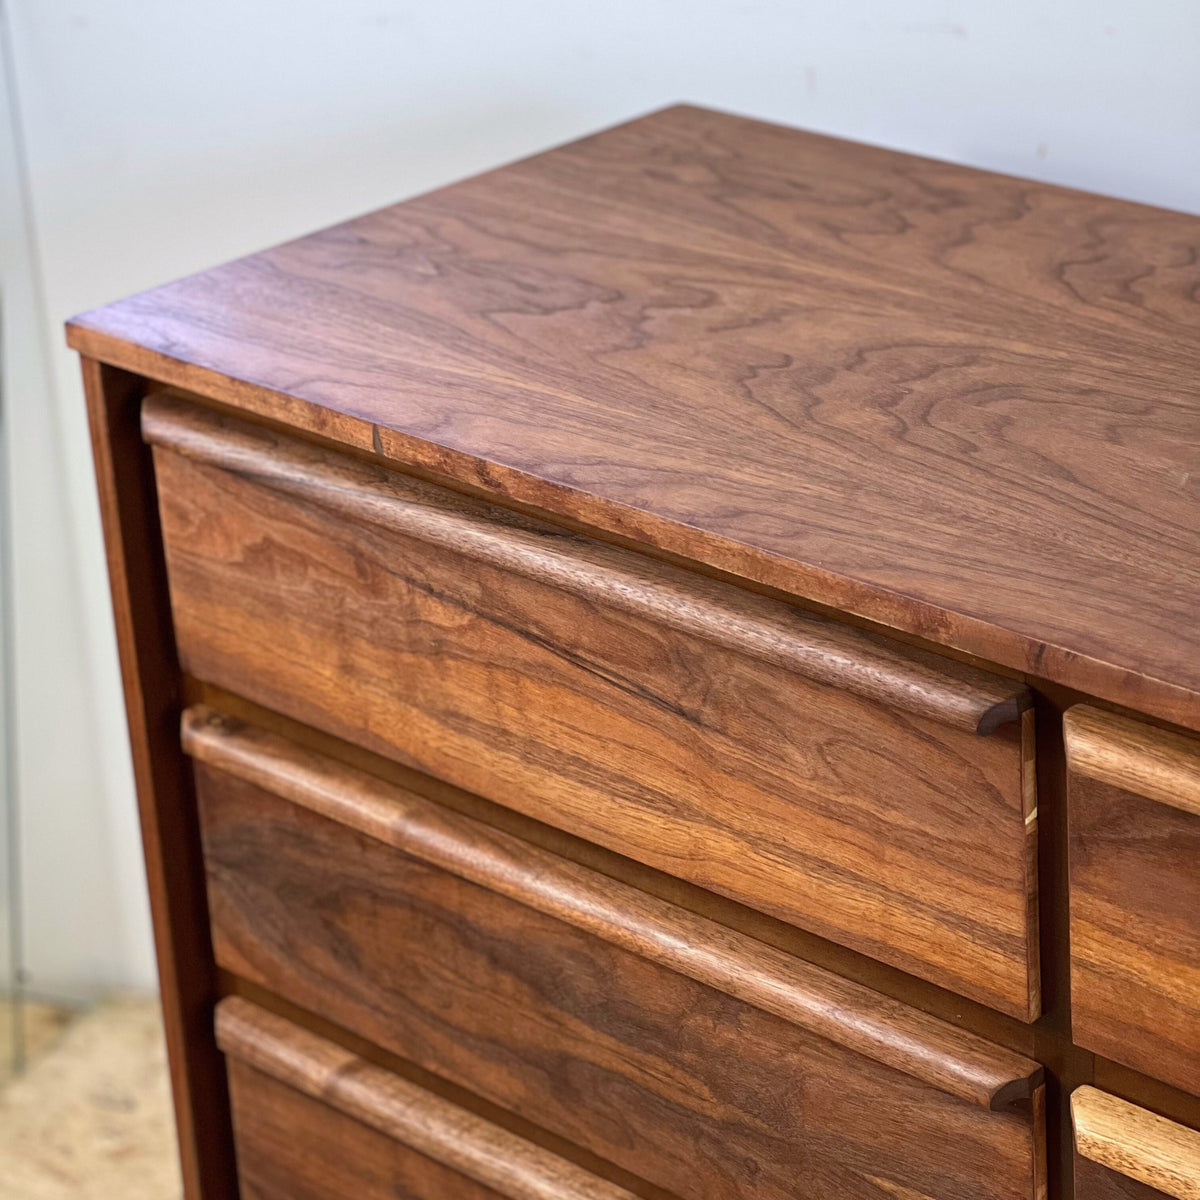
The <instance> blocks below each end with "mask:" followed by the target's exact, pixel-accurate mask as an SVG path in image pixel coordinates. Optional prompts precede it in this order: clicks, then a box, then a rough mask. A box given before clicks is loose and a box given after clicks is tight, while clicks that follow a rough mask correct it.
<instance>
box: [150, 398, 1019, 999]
mask: <svg viewBox="0 0 1200 1200" xmlns="http://www.w3.org/2000/svg"><path fill="white" fill-rule="evenodd" d="M143 429H144V432H145V435H146V436H147V437H148V439H149V440H150V441H151V442H152V443H153V444H154V446H155V464H156V466H155V470H156V476H157V481H158V488H159V496H160V507H161V515H162V528H163V535H164V539H165V545H166V556H167V564H168V570H169V579H170V589H171V599H172V605H173V610H174V618H175V622H176V633H177V639H178V646H179V652H180V656H181V658H182V662H183V665H184V667H185V669H186V670H187V671H189V672H190V673H191V674H193V675H194V676H196V677H198V678H200V679H203V680H205V681H207V682H210V683H214V684H217V685H220V686H222V687H224V688H227V689H229V690H231V691H235V692H238V693H240V694H242V695H244V696H247V697H249V698H250V699H252V700H254V701H257V702H258V703H260V704H262V705H264V706H266V707H268V708H273V709H275V710H276V711H279V712H283V713H286V714H287V715H288V716H290V717H293V718H295V719H297V720H300V721H303V722H306V723H308V724H311V725H314V726H317V727H320V728H322V729H324V730H326V731H328V732H331V733H333V734H335V735H337V736H339V737H342V738H345V739H347V740H350V741H353V742H357V743H359V744H360V745H363V746H365V747H367V748H369V749H371V750H374V751H376V752H379V753H382V754H386V755H391V756H393V757H394V758H397V759H399V760H401V761H403V762H405V763H408V764H410V765H413V766H416V767H417V768H419V769H420V770H422V771H425V772H428V773H429V774H432V775H435V776H438V777H440V778H442V779H444V780H446V781H448V782H450V783H453V784H455V785H457V786H459V787H462V788H465V789H467V790H470V791H473V792H476V793H478V794H480V795H483V796H486V797H487V798H489V799H491V800H494V801H497V802H499V803H501V804H504V805H507V806H509V807H511V808H514V809H517V810H519V811H521V812H524V813H526V814H528V815H530V816H533V817H537V818H539V819H541V820H543V821H546V822H548V823H551V824H554V825H556V826H558V827H560V828H563V829H566V830H568V831H569V832H571V833H573V834H577V835H579V836H581V837H583V838H586V839H588V840H590V841H593V842H596V843H599V844H600V845H603V846H606V847H608V848H610V849H613V850H616V851H618V852H620V853H622V854H625V855H627V856H629V857H632V858H635V859H638V860H640V861H642V862H644V863H648V864H650V865H652V866H654V867H656V868H659V869H661V870H664V871H667V872H670V873H672V874H674V875H677V876H679V877H682V878H684V879H687V880H689V881H691V882H693V883H697V884H700V885H701V886H703V887H707V888H710V889H712V890H714V891H717V892H720V893H722V894H724V895H726V896H730V897H732V898H734V899H736V900H739V901H742V902H743V903H746V904H749V905H753V906H755V907H757V908H759V909H760V910H763V911H766V912H768V913H771V914H772V915H774V916H777V917H780V918H782V919H784V920H787V921H791V922H794V923H795V924H797V925H799V926H802V927H803V928H805V929H807V930H810V931H812V932H815V933H817V934H819V935H822V936H824V937H827V938H830V939H832V940H835V941H837V942H839V943H842V944H844V945H847V946H850V947H852V948H853V949H855V950H858V951H861V952H863V953H865V954H869V955H872V956H874V957H876V958H879V959H882V960H883V961H885V962H888V963H891V964H893V965H895V966H898V967H901V968H902V969H904V970H906V971H909V972H911V973H913V974H916V975H919V976H922V977H924V978H926V979H929V980H933V981H934V982H936V983H938V984H941V985H943V986H945V987H947V988H951V989H953V990H955V991H957V992H959V993H961V994H964V995H967V996H970V997H972V998H974V999H977V1000H980V1001H982V1002H984V1003H986V1004H989V1005H992V1006H994V1007H996V1008H998V1009H1001V1010H1003V1011H1005V1012H1008V1013H1011V1014H1014V1015H1016V1016H1018V1017H1020V1018H1023V1019H1028V1018H1031V1017H1033V1016H1035V1015H1036V1014H1037V1011H1038V1007H1039V990H1038V954H1037V922H1036V919H1035V918H1036V913H1035V908H1036V871H1035V868H1034V862H1035V855H1036V807H1035V800H1034V787H1033V770H1032V766H1033V764H1032V725H1031V721H1030V718H1031V714H1030V713H1029V712H1028V710H1027V703H1028V693H1027V691H1026V690H1025V689H1024V688H1023V687H1022V686H1021V685H1019V684H1014V683H1012V682H1010V681H1008V680H1004V679H1000V678H997V677H993V676H991V675H988V674H986V673H984V672H981V671H978V670H975V669H974V668H969V667H966V666H963V665H960V664H957V663H954V662H951V661H948V660H943V659H940V658H937V657H935V656H933V655H928V654H925V653H923V652H918V651H916V650H912V649H909V648H907V647H904V646H902V645H900V644H898V643H892V642H890V641H888V640H887V639H883V638H879V637H876V636H874V635H868V634H866V633H864V632H861V631H858V630H855V629H851V628H848V627H845V626H840V625H838V624H836V623H834V622H831V621H828V620H825V619H824V618H821V617H818V616H815V615H813V614H809V613H805V612H803V611H801V610H799V609H797V608H795V607H794V606H791V605H787V604H784V603H782V602H779V601H776V600H773V599H770V598H767V597H763V596H758V595H755V594H751V593H749V592H746V591H744V590H742V589H740V588H736V587H733V586H732V585H729V584H726V583H723V582H720V581H715V580H709V579H706V578H702V577H700V576H697V575H693V574H690V573H688V572H686V571H683V570H679V569H677V568H674V567H672V566H669V565H666V564H661V563H657V562H655V561H653V560H650V559H648V558H643V557H642V556H641V555H638V554H634V553H631V552H628V551H625V550H621V549H619V548H615V547H611V546H605V545H602V544H600V543H597V542H594V541H592V540H590V539H587V538H583V537H580V536H577V535H575V534H572V533H569V532H565V531H564V530H562V529H558V528H553V527H550V526H547V525H543V524H539V523H537V522H535V521H533V520H530V519H526V518H524V517H522V516H519V515H517V514H514V513H511V512H507V511H504V510H501V509H499V508H496V507H494V506H489V505H485V504H482V503H479V502H476V501H474V500H470V499H467V498H463V497H459V496H456V495H455V494H453V493H450V492H448V491H445V490H443V489H440V488H436V487H433V486H430V485H427V484H425V483H422V482H420V481H417V480H414V479H411V478H408V477H406V476H404V475H401V474H398V473H396V472H394V471H388V470H385V469H383V468H381V467H377V466H374V465H372V464H370V463H367V462H363V461H360V460H357V459H352V458H349V457H347V456H339V455H335V454H332V453H331V452H329V451H327V450H325V449H323V448H321V447H318V446H314V445H312V444H309V443H305V442H301V441H298V440H296V439H289V438H287V437H285V436H283V435H281V434H277V433H275V432H273V431H271V430H269V429H266V428H264V427H259V426H253V425H249V424H246V423H244V422H239V421H237V420H235V419H233V418H227V417H225V416H223V415H221V414H218V413H216V412H214V411H212V410H208V409H204V408H200V407H197V406H194V405H188V404H187V403H185V402H183V401H179V400H174V399H171V398H168V397H158V398H156V399H151V400H150V401H148V402H147V404H146V408H145V410H144V413H143Z"/></svg>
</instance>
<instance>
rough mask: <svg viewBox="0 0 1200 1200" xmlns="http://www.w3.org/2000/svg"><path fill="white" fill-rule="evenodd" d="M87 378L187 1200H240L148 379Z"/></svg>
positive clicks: (107, 374) (87, 368) (88, 367)
mask: <svg viewBox="0 0 1200 1200" xmlns="http://www.w3.org/2000/svg"><path fill="white" fill-rule="evenodd" d="M83 381H84V387H85V390H86V393H87V403H88V421H89V424H90V427H91V437H92V448H93V453H94V458H95V465H96V483H97V488H98V490H99V496H100V515H101V518H102V520H103V522H104V541H105V546H106V549H107V552H108V570H109V581H110V584H111V589H112V604H113V617H114V620H115V623H116V627H117V643H118V646H119V649H120V655H121V675H122V679H123V682H124V690H125V711H126V714H127V718H128V721H129V736H130V745H131V749H132V752H133V770H134V778H135V781H136V783H137V797H138V813H139V817H140V821H141V830H142V845H143V849H144V852H145V861H146V878H147V882H148V884H149V892H150V908H151V912H152V913H153V916H154V936H155V949H156V953H157V960H158V977H159V983H160V986H161V988H162V998H163V1017H164V1024H165V1027H166V1038H167V1049H168V1051H169V1053H170V1060H171V1085H172V1093H173V1098H174V1103H175V1120H176V1126H177V1130H178V1137H179V1150H180V1157H181V1165H182V1172H183V1185H184V1192H185V1195H186V1197H187V1200H232V1197H234V1196H235V1195H236V1186H237V1185H236V1180H235V1176H234V1167H233V1147H232V1142H231V1138H230V1129H229V1112H228V1101H227V1098H226V1091H225V1075H224V1071H223V1069H222V1067H221V1062H220V1056H219V1055H218V1053H217V1049H216V1044H215V1043H214V1041H213V1034H212V1011H213V1004H214V1003H215V1001H216V972H215V967H214V963H213V957H212V942H211V939H210V936H209V931H208V908H207V904H206V902H205V895H204V871H203V867H202V865H201V862H200V838H199V831H198V828H197V825H196V813H195V807H194V804H193V800H192V778H191V772H190V771H189V770H188V769H187V766H186V762H185V760H184V758H183V755H182V752H181V750H180V747H179V740H178V735H177V732H176V730H177V725H178V713H179V690H180V678H179V664H178V660H177V658H176V654H175V640H174V634H173V631H172V628H171V612H170V602H169V599H168V596H167V581H166V575H165V572H164V567H163V558H162V545H161V536H160V530H159V526H158V511H157V503H156V501H155V494H154V478H153V474H152V471H151V467H150V459H149V456H148V453H147V451H146V448H145V446H144V445H143V443H142V439H141V433H140V429H139V413H140V406H141V399H142V393H143V390H144V381H142V380H139V379H136V378H134V377H133V376H130V375H127V374H125V373H124V372H122V371H118V370H114V369H113V368H111V367H106V366H103V365H102V364H100V363H97V362H93V361H91V360H88V359H85V360H84V363H83Z"/></svg>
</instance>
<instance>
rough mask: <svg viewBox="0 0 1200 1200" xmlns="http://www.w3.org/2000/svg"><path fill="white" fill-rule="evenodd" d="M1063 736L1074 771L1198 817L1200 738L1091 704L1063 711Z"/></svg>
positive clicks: (1199, 800) (1070, 764)
mask: <svg viewBox="0 0 1200 1200" xmlns="http://www.w3.org/2000/svg"><path fill="white" fill-rule="evenodd" d="M1063 738H1064V741H1065V743H1066V747H1067V764H1068V766H1069V767H1070V769H1071V770H1072V771H1075V772H1078V773H1079V774H1081V775H1086V776H1088V778H1090V779H1095V780H1098V781H1099V782H1100V783H1106V784H1109V785H1110V786H1112V787H1116V788H1120V789H1121V790H1123V791H1126V792H1133V793H1134V794H1135V795H1138V796H1144V797H1145V798H1146V799H1147V800H1155V801H1157V802H1158V803H1160V804H1167V805H1170V806H1171V807H1172V808H1178V809H1181V810H1182V811H1183V812H1187V813H1191V814H1193V815H1194V816H1200V739H1196V738H1189V737H1185V736H1184V735H1183V734H1179V733H1172V732H1170V731H1169V730H1166V729H1159V728H1158V727H1157V726H1155V725H1145V724H1143V723H1142V722H1140V721H1135V720H1132V719H1130V718H1129V717H1123V716H1118V715H1117V714H1116V713H1110V712H1106V711H1104V710H1102V709H1099V708H1093V707H1091V705H1087V704H1077V705H1075V706H1074V707H1073V708H1069V709H1068V710H1067V711H1066V713H1065V714H1064V715H1063Z"/></svg>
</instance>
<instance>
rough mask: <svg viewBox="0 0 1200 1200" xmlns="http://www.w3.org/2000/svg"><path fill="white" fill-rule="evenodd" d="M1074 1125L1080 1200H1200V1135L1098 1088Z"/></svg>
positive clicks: (1074, 1104) (1081, 1094)
mask: <svg viewBox="0 0 1200 1200" xmlns="http://www.w3.org/2000/svg"><path fill="white" fill-rule="evenodd" d="M1071 1119H1072V1123H1073V1124H1074V1126H1075V1200H1158V1198H1159V1197H1165V1196H1170V1197H1174V1198H1175V1200H1200V1133H1197V1132H1196V1131H1195V1130H1193V1129H1187V1128H1185V1127H1184V1126H1182V1125H1176V1124H1175V1123H1174V1122H1173V1121H1168V1120H1166V1119H1164V1118H1163V1117H1160V1116H1157V1115H1156V1114H1155V1113H1150V1112H1147V1111H1146V1110H1145V1109H1144V1108H1138V1107H1137V1106H1136V1105H1133V1104H1129V1103H1127V1102H1126V1101H1124V1100H1118V1099H1117V1098H1116V1097H1115V1096H1110V1095H1108V1094H1107V1093H1105V1092H1101V1091H1098V1090H1097V1089H1096V1088H1093V1087H1081V1088H1079V1089H1077V1090H1076V1091H1075V1092H1074V1094H1073V1095H1072V1096H1071Z"/></svg>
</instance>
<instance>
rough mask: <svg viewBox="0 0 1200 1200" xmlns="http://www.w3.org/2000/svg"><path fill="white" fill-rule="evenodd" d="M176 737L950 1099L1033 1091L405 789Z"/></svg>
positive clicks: (242, 739) (267, 742)
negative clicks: (934, 1089) (878, 1063)
mask: <svg viewBox="0 0 1200 1200" xmlns="http://www.w3.org/2000/svg"><path fill="white" fill-rule="evenodd" d="M182 735H183V745H184V749H185V750H186V751H187V752H188V754H190V755H192V757H194V758H195V759H197V760H198V761H200V762H203V763H206V764H208V765H209V766H212V767H215V768H216V769H218V770H220V771H224V772H225V773H226V774H229V775H232V776H234V777H236V778H238V779H241V780H244V781H245V782H247V783H250V784H252V785H254V786H256V787H261V788H264V789H265V790H267V791H270V792H272V793H274V794H275V795H277V796H281V797H282V798H284V799H286V800H290V801H291V802H293V803H294V804H298V805H300V806H302V807H304V808H307V809H308V810H310V811H311V812H315V813H318V814H319V815H321V816H323V817H326V818H328V819H329V820H332V821H336V822H338V823H339V824H341V825H343V826H345V827H347V828H349V829H354V830H356V831H357V832H359V833H362V834H365V835H366V836H368V837H372V838H375V839H376V840H378V841H380V842H383V843H385V844H387V845H389V846H392V847H394V848H395V849H397V850H400V851H403V852H404V853H405V854H408V855H410V856H411V857H413V858H416V859H420V860H421V861H423V862H427V863H431V864H433V865H435V866H437V867H440V868H441V869H442V870H445V871H449V872H451V873H452V874H454V875H457V876H459V877H460V878H462V879H467V880H469V881H471V882H472V883H476V884H479V885H480V886H482V887H485V888H487V889H489V890H491V891H493V892H496V893H498V894H500V895H503V896H507V897H509V898H510V899H513V900H516V901H518V902H519V903H522V904H525V905H527V906H528V907H530V908H533V909H536V910H537V911H539V912H542V913H546V914H548V915H549V916H552V917H555V918H557V919H558V920H560V921H564V922H566V923H567V924H570V925H573V926H575V927H577V928H579V929H583V930H586V931H588V932H589V933H591V934H594V935H595V936H597V937H600V938H603V939H605V940H606V941H608V942H611V943H613V944H614V945H617V946H620V947H622V948H623V949H626V950H629V951H632V952H633V953H635V954H638V955H641V956H642V957H643V958H646V959H649V960H651V961H653V962H656V963H659V964H660V965H662V966H665V967H667V968H669V969H670V970H673V971H676V972H678V973H679V974H681V975H686V976H688V977H689V978H692V979H695V980H698V981H699V982H701V983H704V984H707V985H708V986H709V987H713V988H716V989H718V990H720V991H723V992H726V993H727V994H728V995H730V996H734V997H736V998H737V999H739V1000H742V1001H744V1002H745V1003H747V1004H752V1005H754V1006H755V1007H757V1008H760V1009H763V1010H764V1011H766V1012H769V1013H773V1014H774V1015H776V1016H778V1017H782V1018H783V1019H784V1020H786V1021H790V1022H792V1023H793V1024H795V1025H798V1026H800V1027H801V1028H803V1029H807V1030H809V1031H811V1032H812V1033H815V1034H817V1035H818V1036H820V1037H823V1038H825V1039H827V1040H828V1041H831V1042H834V1043H836V1044H837V1045H840V1046H844V1047H846V1048H847V1049H849V1050H853V1051H854V1052H856V1053H859V1054H863V1055H865V1056H867V1057H869V1058H872V1059H874V1060H876V1061H877V1062H880V1063H884V1064H885V1065H887V1066H890V1067H893V1068H895V1069H896V1070H899V1071H903V1072H905V1073H906V1074H908V1075H910V1076H912V1077H913V1078H915V1079H919V1080H921V1081H922V1082H924V1083H926V1084H928V1085H930V1086H931V1087H935V1088H939V1089H940V1090H941V1091H944V1092H947V1093H949V1094H950V1095H952V1096H957V1097H959V1098H960V1099H963V1100H966V1101H969V1102H970V1103H973V1104H978V1105H980V1106H981V1107H983V1108H987V1109H993V1110H1001V1109H1005V1108H1008V1107H1010V1106H1011V1105H1013V1104H1017V1103H1021V1102H1027V1101H1031V1100H1032V1099H1033V1098H1034V1094H1035V1092H1037V1090H1038V1089H1039V1087H1040V1084H1041V1081H1042V1069H1041V1067H1040V1066H1039V1065H1038V1064H1037V1063H1035V1062H1032V1061H1031V1060H1029V1059H1027V1058H1023V1057H1022V1056H1021V1055H1018V1054H1014V1053H1012V1052H1011V1051H1008V1050H1005V1049H1003V1048H1001V1047H999V1046H996V1045H993V1044H992V1043H991V1042H988V1041H985V1040H984V1039H983V1038H980V1037H976V1036H975V1035H973V1034H970V1033H967V1032H965V1031H964V1030H961V1029H958V1028H956V1027H955V1026H953V1025H949V1024H947V1023H946V1022H944V1021H941V1020H938V1019H937V1018H936V1017H931V1016H928V1015H927V1014H925V1013H922V1012H920V1011H918V1010H917V1009H913V1008H909V1007H908V1006H906V1005H904V1004H901V1003H899V1002H897V1001H894V1000H891V999H889V998H888V997H886V996H882V995H879V994H878V993H876V992H873V991H871V990H870V989H869V988H866V987H863V986H861V985H859V984H856V983H852V982H850V981H849V980H846V979H843V978H841V977H840V976H838V975H834V974H833V973H832V972H829V971H825V970H823V969H821V968H819V967H816V966H813V965H812V964H811V963H807V962H805V961H804V960H803V959H799V958H795V957H793V956H792V955H790V954H786V953H784V952H783V951H782V950H777V949H775V948H774V947H772V946H769V945H767V944H765V943H763V942H759V941H757V940H755V939H754V938H751V937H748V936H746V935H745V934H742V933H738V932H737V931H735V930H732V929H728V928H727V927H725V926H724V925H719V924H718V923H717V922H715V921H711V920H708V919H707V918H705V917H701V916H698V915H696V914H695V913H692V912H689V911H688V910H687V909H684V908H681V907H679V906H678V905H675V904H672V903H670V902H669V901H665V900H660V899H659V898H658V897H656V896H652V895H649V894H648V893H646V892H642V891H640V890H639V889H637V888H634V887H630V886H629V885H627V884H624V883H620V882H619V881H617V880H615V879H611V878H609V877H608V876H606V875H602V874H600V872H598V871H594V870H592V869H591V868H589V867H584V866H580V865H579V864H577V863H573V862H570V861H569V860H567V859H563V858H559V857H558V855H556V854H552V853H550V852H549V851H546V850H542V849H540V848H539V847H536V846H532V845H530V844H529V843H527V842H524V841H522V840H521V839H519V838H516V837H514V836H512V835H511V834H507V833H504V832H502V831H501V830H498V829H494V828H492V827H491V826H490V825H487V824H485V823H484V822H482V821H479V820H476V819H475V818H473V817H468V816H464V815H463V814H461V813H457V812H454V811H452V810H450V809H446V808H443V807H442V806H441V805H438V804H435V803H434V802H433V801H431V800H427V799H425V798H424V797H423V796H419V795H417V794H416V793H415V792H412V791H409V790H408V789H407V788H403V787H400V786H398V785H396V784H393V783H388V782H387V781H385V780H382V779H378V778H376V777H375V776H373V775H368V774H366V773H364V772H362V771H358V770H356V769H354V768H352V767H348V766H346V765H344V764H342V763H339V762H336V761H335V760H333V759H330V758H327V757H325V756H324V755H321V754H317V753H314V752H313V751H310V750H306V749H303V748H302V747H300V746H298V745H296V744H295V743H293V742H290V741H288V740H287V739H285V738H281V737H278V736H276V735H275V734H272V733H268V732H267V731H265V730H263V729H259V728H256V727H254V726H252V725H249V724H246V723H245V722H242V721H238V720H235V719H232V718H229V717H226V716H223V715H221V714H219V713H216V712H214V711H213V710H212V709H209V708H205V707H196V708H190V709H188V710H187V712H185V713H184V715H183V728H182Z"/></svg>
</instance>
